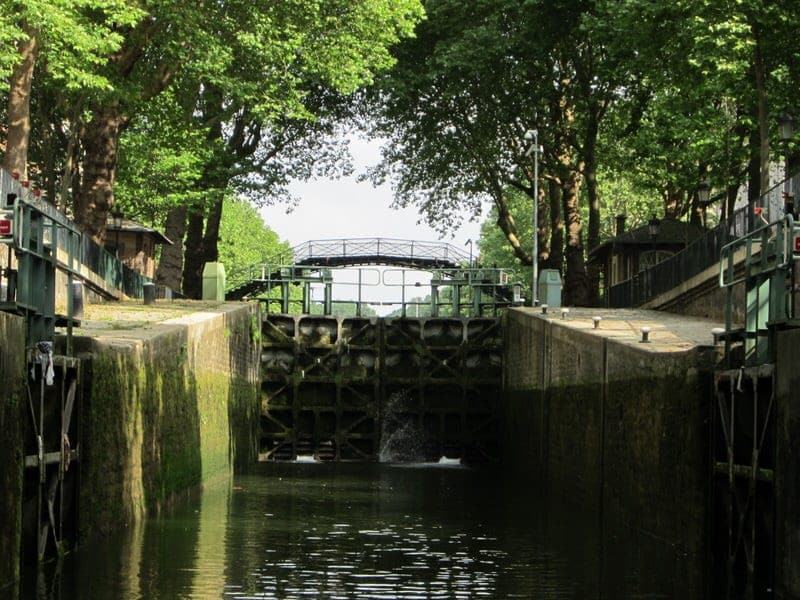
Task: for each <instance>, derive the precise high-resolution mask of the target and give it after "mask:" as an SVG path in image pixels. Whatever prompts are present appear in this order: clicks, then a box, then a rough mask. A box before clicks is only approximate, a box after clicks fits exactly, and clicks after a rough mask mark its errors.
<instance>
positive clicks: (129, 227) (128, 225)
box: [106, 215, 172, 246]
mask: <svg viewBox="0 0 800 600" xmlns="http://www.w3.org/2000/svg"><path fill="white" fill-rule="evenodd" d="M106 231H119V232H121V233H147V234H149V235H152V236H153V237H154V238H155V239H156V243H157V244H169V245H170V246H172V241H171V240H170V239H169V238H168V237H167V236H165V235H164V234H163V233H161V232H160V231H157V230H156V229H152V228H150V227H147V226H146V225H142V224H141V223H137V222H136V221H132V220H130V219H122V226H121V227H120V228H119V229H117V228H116V227H114V217H112V216H110V215H109V217H108V218H107V219H106Z"/></svg>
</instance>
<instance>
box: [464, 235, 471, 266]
mask: <svg viewBox="0 0 800 600" xmlns="http://www.w3.org/2000/svg"><path fill="white" fill-rule="evenodd" d="M464 245H465V246H469V268H470V269H471V268H472V238H469V239H468V240H467V241H466V243H465V244H464Z"/></svg>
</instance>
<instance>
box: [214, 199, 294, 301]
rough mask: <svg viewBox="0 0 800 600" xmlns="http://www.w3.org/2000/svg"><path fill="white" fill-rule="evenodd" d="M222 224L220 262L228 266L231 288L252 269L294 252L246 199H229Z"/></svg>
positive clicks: (227, 273)
mask: <svg viewBox="0 0 800 600" xmlns="http://www.w3.org/2000/svg"><path fill="white" fill-rule="evenodd" d="M222 214H223V216H222V223H221V224H220V241H219V260H220V262H222V263H223V264H224V265H225V272H226V275H227V284H228V288H229V289H230V288H231V287H234V286H235V285H236V284H237V283H241V282H242V281H244V280H245V279H246V278H247V276H248V268H249V267H250V266H251V265H255V264H258V263H263V262H277V260H276V259H277V257H278V256H280V255H287V254H290V253H291V246H290V245H289V244H288V243H287V242H284V241H281V239H280V238H279V237H278V234H277V233H275V232H274V231H273V230H272V229H270V228H269V227H268V226H267V225H266V224H265V223H264V220H263V219H262V218H261V215H259V214H258V212H257V211H256V209H255V208H253V206H251V205H250V204H249V203H248V202H246V201H244V200H237V199H233V198H229V199H226V200H225V209H224V212H223V213H222Z"/></svg>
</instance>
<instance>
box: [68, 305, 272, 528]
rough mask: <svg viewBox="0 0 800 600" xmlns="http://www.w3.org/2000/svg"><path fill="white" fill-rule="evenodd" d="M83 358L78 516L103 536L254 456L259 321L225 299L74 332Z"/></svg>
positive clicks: (251, 308) (252, 308) (247, 308)
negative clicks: (129, 326) (104, 329)
mask: <svg viewBox="0 0 800 600" xmlns="http://www.w3.org/2000/svg"><path fill="white" fill-rule="evenodd" d="M76 348H77V349H78V351H79V353H80V356H81V357H82V358H83V359H84V361H85V363H84V369H85V373H86V382H85V384H84V390H85V396H84V400H83V402H84V405H83V413H82V414H83V434H82V450H81V469H82V471H81V489H80V514H79V523H80V530H81V534H82V536H86V535H89V534H94V533H106V532H109V531H111V530H113V529H115V528H118V527H122V526H125V525H129V524H131V523H134V522H136V521H138V520H139V519H141V518H142V517H143V516H145V515H146V514H153V513H157V512H158V511H159V510H160V509H161V508H162V507H164V506H165V505H166V504H168V503H169V502H170V501H171V500H172V499H174V498H175V497H176V496H177V495H178V494H180V493H182V492H186V491H188V490H191V489H193V488H196V487H197V486H199V485H201V484H202V483H203V482H205V481H208V480H210V479H211V478H214V477H217V476H223V475H225V474H230V473H231V471H232V469H233V468H235V467H238V466H242V465H246V464H248V463H251V462H254V461H255V460H256V459H257V442H258V423H259V421H258V414H259V403H258V402H259V400H258V384H259V380H258V373H259V356H260V322H259V315H258V307H257V306H256V305H252V304H251V305H246V304H235V305H225V306H222V307H220V308H217V309H214V310H212V311H209V312H200V313H194V314H192V315H189V316H188V317H181V318H178V319H173V320H171V321H165V322H163V323H162V324H159V325H155V326H153V327H152V329H146V330H137V331H131V332H125V331H120V332H109V333H107V334H105V335H102V336H98V337H80V338H76Z"/></svg>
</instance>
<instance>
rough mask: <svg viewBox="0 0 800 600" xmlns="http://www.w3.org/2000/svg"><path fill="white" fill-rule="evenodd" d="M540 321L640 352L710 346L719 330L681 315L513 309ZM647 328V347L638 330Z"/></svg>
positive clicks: (714, 324) (625, 310)
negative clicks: (596, 324) (596, 323)
mask: <svg viewBox="0 0 800 600" xmlns="http://www.w3.org/2000/svg"><path fill="white" fill-rule="evenodd" d="M512 310H520V311H524V312H526V313H529V314H531V316H533V317H535V318H540V319H542V318H543V319H550V320H554V321H556V322H558V324H559V325H561V326H564V327H569V328H572V329H580V330H583V331H586V332H588V333H591V334H594V335H599V336H603V337H607V338H613V339H615V340H617V341H620V342H623V343H630V344H636V345H637V346H639V347H641V349H642V350H649V351H653V352H678V351H684V350H688V349H691V348H694V347H697V346H712V345H713V336H712V334H711V330H712V329H714V328H715V327H722V326H723V324H722V323H717V322H715V321H711V320H709V319H701V318H698V317H687V316H684V315H679V314H674V313H668V312H661V311H656V310H640V309H628V308H618V309H613V308H570V309H569V312H568V313H567V314H566V318H562V313H561V309H559V308H555V309H554V308H548V313H547V314H546V315H543V314H542V309H541V308H536V309H533V308H530V307H525V308H515V309H512ZM593 317H602V319H601V321H600V326H599V327H598V328H597V329H595V328H594V321H593ZM642 327H649V328H650V340H651V343H650V344H642V343H640V340H641V337H642V334H641V328H642Z"/></svg>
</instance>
